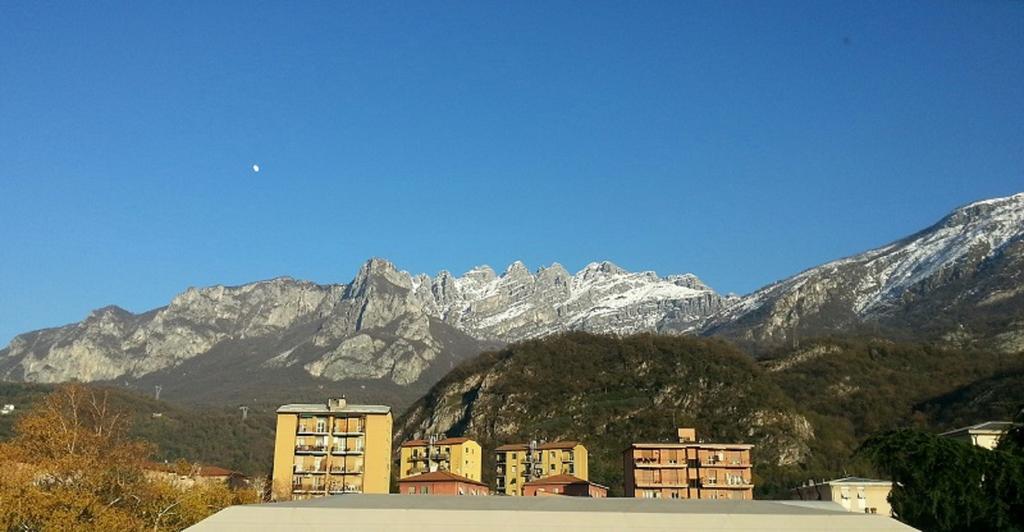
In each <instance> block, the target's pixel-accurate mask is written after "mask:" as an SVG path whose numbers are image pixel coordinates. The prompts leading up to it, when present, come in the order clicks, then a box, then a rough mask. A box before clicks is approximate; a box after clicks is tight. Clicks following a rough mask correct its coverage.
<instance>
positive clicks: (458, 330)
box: [0, 193, 1024, 405]
mask: <svg viewBox="0 0 1024 532" xmlns="http://www.w3.org/2000/svg"><path fill="white" fill-rule="evenodd" d="M1022 287H1024V193H1022V194H1017V195H1014V196H1009V197H1004V198H997V199H991V200H986V201H980V202H976V203H972V204H970V205H967V206H964V207H961V208H959V209H956V210H955V211H954V212H952V213H951V214H949V215H948V216H946V217H945V218H943V219H942V220H940V221H939V222H938V223H936V224H935V225H933V226H931V227H929V228H927V229H925V230H923V231H921V232H918V233H916V234H914V235H911V236H908V237H906V238H904V239H901V240H899V241H897V242H894V243H892V244H889V245H886V246H883V247H881V248H878V249H874V250H871V251H867V252H865V253H862V254H859V255H855V256H852V257H848V258H845V259H841V260H838V261H834V262H831V263H828V264H824V265H822V266H818V267H816V268H812V269H810V270H807V271H804V272H802V273H800V274H798V275H795V276H793V277H790V278H788V279H784V280H782V281H779V282H777V283H773V284H771V285H769V286H767V287H765V288H762V289H760V290H758V291H755V292H754V293H752V294H750V295H747V296H744V297H738V296H734V295H722V294H719V293H717V292H715V291H714V290H712V289H711V288H709V287H708V286H706V285H705V284H704V283H703V282H701V281H700V279H699V278H697V277H696V276H694V275H692V274H684V275H669V276H666V277H662V276H659V275H657V274H655V273H654V272H637V273H634V272H628V271H626V270H623V269H622V268H619V267H618V266H616V265H614V264H612V263H610V262H600V263H592V264H589V265H587V266H586V267H585V268H583V269H582V270H580V271H579V272H576V273H575V274H571V273H569V272H568V271H566V269H565V268H563V267H562V266H561V265H559V264H557V263H556V264H553V265H551V266H549V267H546V268H540V269H538V270H536V271H530V270H529V269H528V268H527V267H526V266H525V265H524V264H522V263H521V262H515V263H513V264H511V265H510V266H508V267H507V268H506V269H505V270H504V272H503V273H501V274H498V273H496V272H495V271H494V270H492V269H491V268H489V267H486V266H481V267H477V268H474V269H473V270H471V271H469V272H467V273H465V274H463V275H461V276H454V275H452V274H451V273H449V272H447V271H442V272H440V273H438V274H437V275H435V276H433V277H431V276H428V275H424V274H420V275H412V274H410V273H407V272H404V271H400V270H399V269H398V268H396V267H395V266H394V265H393V264H391V263H390V262H388V261H386V260H383V259H377V258H375V259H370V260H369V261H367V262H366V263H365V264H364V265H363V266H362V267H361V268H360V270H359V272H358V273H357V275H356V276H355V278H354V279H353V280H352V281H351V282H350V283H348V284H316V283H312V282H308V281H300V280H294V279H290V278H277V279H272V280H269V281H261V282H256V283H251V284H246V285H242V286H234V287H227V286H214V287H207V288H190V289H188V290H186V291H185V292H183V293H182V294H179V295H178V296H176V297H175V298H174V299H173V300H172V301H171V302H170V304H168V305H167V306H165V307H161V308H158V309H154V310H151V311H148V312H144V313H141V314H133V313H131V312H128V311H126V310H124V309H121V308H118V307H115V306H111V307H105V308H102V309H98V310H96V311H93V312H92V313H90V315H89V316H88V317H86V319H84V320H83V321H81V322H78V323H73V324H69V325H65V326H62V327H56V328H51V329H43V330H38V331H33V332H28V333H25V334H21V335H18V336H17V337H15V338H14V339H13V340H12V341H11V343H10V344H9V345H8V346H7V347H5V348H4V349H2V350H0V379H3V380H13V381H29V382H62V381H68V380H79V381H87V382H109V383H117V384H120V385H127V386H129V387H139V388H150V387H152V386H160V387H161V389H163V390H164V392H165V394H167V395H165V396H166V397H168V398H170V397H175V398H178V399H180V400H185V401H199V402H222V401H246V402H248V401H250V400H254V401H257V402H260V401H267V402H272V401H278V400H281V399H285V400H298V399H305V398H309V399H314V398H318V399H319V398H322V396H323V395H324V394H326V393H332V392H333V391H335V390H338V391H348V393H349V394H350V395H351V396H353V397H354V398H359V399H361V400H386V401H389V402H391V403H392V404H396V405H403V404H408V403H409V402H411V401H412V400H413V399H415V398H416V397H418V396H419V394H422V393H423V392H424V391H426V390H427V389H428V388H429V387H430V386H431V385H432V384H433V383H435V382H437V381H438V380H439V379H440V378H441V377H442V376H444V375H445V374H446V373H447V372H448V371H450V370H451V369H452V368H454V367H455V366H456V365H457V364H459V363H460V362H462V361H463V360H465V359H467V358H469V357H472V356H474V355H476V354H478V353H480V352H481V351H484V350H488V349H494V348H497V347H500V346H501V345H504V344H508V343H512V342H517V341H522V340H525V339H531V338H538V337H543V336H546V335H550V334H553V333H558V332H563V331H574V330H578V331H586V332H594V333H613V334H617V335H628V334H633V333H641V332H655V333H665V334H684V333H687V334H702V335H718V336H723V337H726V338H728V339H731V340H733V341H735V342H737V343H739V344H740V345H746V346H748V347H751V348H752V349H751V351H752V352H755V353H757V352H767V351H768V350H770V349H771V348H772V347H773V346H778V345H784V344H788V343H796V342H799V340H800V339H801V338H809V337H814V336H821V335H827V334H833V333H855V334H865V335H878V336H886V337H894V338H898V339H916V340H929V341H936V342H941V343H946V344H952V345H956V346H960V347H989V348H994V349H998V350H1002V351H1007V352H1016V351H1020V350H1022V349H1024V288H1022Z"/></svg>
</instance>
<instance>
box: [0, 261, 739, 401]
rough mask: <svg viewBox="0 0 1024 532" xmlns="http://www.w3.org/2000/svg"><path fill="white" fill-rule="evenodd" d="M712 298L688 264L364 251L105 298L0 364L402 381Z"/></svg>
mask: <svg viewBox="0 0 1024 532" xmlns="http://www.w3.org/2000/svg"><path fill="white" fill-rule="evenodd" d="M721 301H722V299H721V298H720V297H719V296H718V295H717V294H715V292H714V291H713V290H711V289H710V288H708V287H707V286H705V285H703V283H701V282H700V281H699V279H697V278H696V277H694V276H692V275H683V276H673V277H669V278H660V277H658V276H657V275H656V274H654V273H653V272H641V273H630V272H627V271H625V270H623V269H621V268H619V267H617V266H615V265H614V264H611V263H609V262H602V263H593V264H590V265H588V266H587V267H586V268H584V269H583V270H581V271H580V272H578V273H577V274H576V275H570V274H569V273H568V272H567V271H566V270H565V268H563V267H562V266H561V265H559V264H553V265H551V266H550V267H547V268H540V269H538V270H537V271H536V272H531V271H530V270H529V269H527V267H526V266H525V265H524V264H523V263H521V262H515V263H513V264H511V265H509V266H508V268H506V269H505V271H504V273H502V274H501V275H498V274H496V273H495V272H494V270H492V269H491V268H490V267H487V266H480V267H477V268H474V269H472V270H470V271H469V272H466V273H465V274H464V275H462V276H460V277H454V276H452V275H451V274H450V273H448V272H447V271H442V272H440V273H439V274H438V275H437V276H435V277H430V276H428V275H424V274H420V275H411V274H409V273H408V272H404V271H399V270H398V269H396V268H395V267H394V265H393V264H391V263H390V262H388V261H386V260H383V259H371V260H369V261H367V262H366V264H364V265H363V267H362V268H360V270H359V272H358V273H357V274H356V276H355V278H354V279H353V280H352V282H351V283H349V284H347V285H317V284H314V283H309V282H303V281H295V280H292V279H287V278H280V279H274V280H271V281H263V282H257V283H251V284H247V285H243V286H238V287H224V286H215V287H210V288H201V289H195V288H190V289H188V290H187V291H185V292H184V293H182V294H181V295H179V296H177V297H175V298H174V299H173V300H172V301H171V303H170V304H169V305H168V306H166V307H163V308H160V309H156V310H153V311H150V312H147V313H145V314H139V315H134V314H131V313H129V312H127V311H124V310H122V309H116V308H113V307H110V308H106V309H101V310H98V311H95V312H93V313H92V314H91V315H90V316H89V317H88V318H87V319H86V320H84V321H82V322H80V323H76V324H71V325H67V326H64V327H58V328H55V329H47V330H42V331H35V332H31V333H27V334H23V335H19V336H18V337H16V338H15V339H14V340H13V341H12V342H11V344H10V345H9V346H7V347H6V348H5V349H3V350H0V377H2V378H4V379H21V380H27V381H39V382H60V381H66V380H70V379H78V380H82V381H96V380H113V379H141V378H144V377H146V376H149V375H153V374H158V373H159V374H164V373H167V372H169V371H171V370H172V369H175V368H179V369H180V371H181V373H182V374H183V375H184V373H186V372H187V371H186V369H185V368H191V367H192V366H196V367H199V366H202V364H203V363H204V362H203V361H204V360H206V357H221V358H222V359H225V360H227V359H231V360H235V359H237V363H238V364H240V365H242V366H244V367H256V368H261V369H262V370H266V371H271V372H272V371H283V370H286V369H289V370H292V369H294V370H298V369H299V368H301V369H302V370H303V371H304V372H305V374H306V375H307V376H308V377H310V378H322V379H328V380H331V381H342V380H345V379H385V380H388V381H390V382H393V383H395V384H398V385H402V386H405V385H409V384H412V383H414V382H417V381H419V380H421V378H422V377H424V375H434V377H439V376H440V373H437V372H440V371H443V368H442V366H444V367H451V365H452V364H454V362H455V361H458V360H460V359H462V358H465V357H466V356H471V355H473V354H476V353H478V352H479V351H480V350H482V349H483V348H484V347H485V346H487V345H494V343H495V342H498V343H500V342H510V341H515V340H520V339H524V338H533V337H537V336H542V335H544V334H549V333H552V332H557V331H564V330H570V329H582V330H588V331H595V332H614V333H631V332H639V331H655V330H659V329H660V328H661V327H662V326H663V325H665V324H668V325H671V326H672V327H675V328H676V329H680V325H683V326H689V327H690V328H692V327H693V324H695V323H698V322H699V321H700V320H702V319H703V318H704V317H706V316H707V315H709V314H711V313H712V312H714V311H715V310H718V308H719V307H720V306H721V304H722V303H721ZM682 328H685V327H682ZM432 368H439V369H437V370H436V371H434V370H433V369H432ZM432 371H434V373H436V375H435V374H434V373H431V372H432Z"/></svg>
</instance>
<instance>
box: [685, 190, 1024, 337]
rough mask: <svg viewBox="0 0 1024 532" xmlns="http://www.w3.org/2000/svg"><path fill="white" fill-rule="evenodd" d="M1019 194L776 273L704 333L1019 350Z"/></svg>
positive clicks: (1022, 216) (1023, 285) (1022, 210)
mask: <svg viewBox="0 0 1024 532" xmlns="http://www.w3.org/2000/svg"><path fill="white" fill-rule="evenodd" d="M1022 309H1024V193H1022V194H1016V195H1013V196H1008V197H1004V198H996V199H990V200H985V201H979V202H975V203H971V204H969V205H966V206H964V207H961V208H959V209H956V210H955V211H953V212H952V213H951V214H949V215H948V216H946V217H945V218H943V219H942V220H940V221H939V222H938V223H937V224H935V225H933V226H931V227H929V228H927V229H925V230H923V231H921V232H919V233H917V234H914V235H911V236H909V237H907V238H904V239H902V240H899V241H896V242H893V243H892V244H889V245H886V246H883V247H880V248H878V249H874V250H871V251H867V252H865V253H861V254H859V255H854V256H852V257H848V258H845V259H841V260H837V261H834V262H830V263H828V264H824V265H822V266H818V267H816V268H812V269H810V270H807V271H804V272H802V273H800V274H798V275H795V276H793V277H790V278H788V279H785V280H782V281H779V282H777V283H774V284H772V285H769V286H767V287H765V288H762V289H760V290H758V291H756V292H754V293H753V294H751V295H749V296H746V297H744V298H742V300H740V301H739V302H738V303H737V304H735V305H730V306H729V307H728V308H726V309H723V310H722V311H721V312H720V313H718V314H717V315H716V316H714V317H713V318H712V319H710V320H709V323H708V325H706V326H705V328H704V332H705V333H708V334H722V335H726V336H729V337H733V338H735V339H739V340H741V341H747V342H755V343H759V344H762V345H765V344H772V343H776V342H778V341H783V340H792V339H794V337H805V336H808V335H820V334H824V333H831V332H849V331H866V332H873V333H876V334H886V335H890V336H895V337H941V338H944V339H946V340H947V341H953V342H957V343H961V344H971V343H973V342H974V340H977V339H979V338H983V337H985V338H990V339H992V340H993V341H994V345H995V347H1000V348H1003V349H1006V350H1010V351H1016V350H1020V349H1024V335H1022V334H1021V331H1024V310H1022Z"/></svg>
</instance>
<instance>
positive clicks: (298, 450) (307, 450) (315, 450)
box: [295, 444, 327, 454]
mask: <svg viewBox="0 0 1024 532" xmlns="http://www.w3.org/2000/svg"><path fill="white" fill-rule="evenodd" d="M295 454H327V446H326V445H302V444H300V445H296V446H295Z"/></svg>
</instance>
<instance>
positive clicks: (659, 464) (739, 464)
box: [633, 456, 750, 468]
mask: <svg viewBox="0 0 1024 532" xmlns="http://www.w3.org/2000/svg"><path fill="white" fill-rule="evenodd" d="M633 463H634V465H635V466H636V467H648V468H681V467H693V468H696V467H735V468H749V467H750V463H749V462H743V461H741V460H730V461H721V462H718V461H715V462H698V461H697V460H689V461H686V460H681V461H675V460H664V461H663V460H659V459H657V458H651V457H646V456H641V457H637V458H636V459H635V460H634V462H633Z"/></svg>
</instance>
